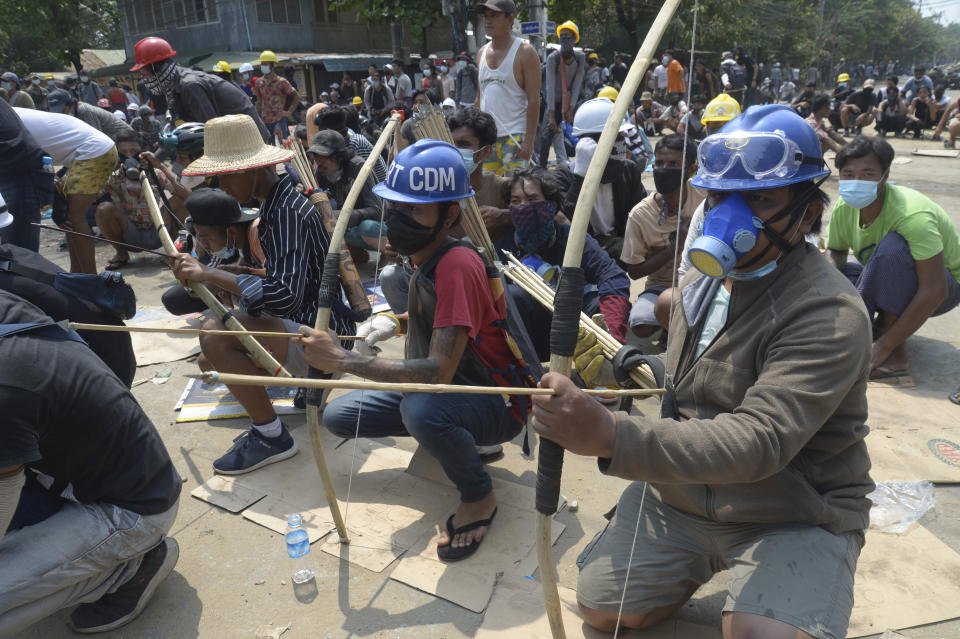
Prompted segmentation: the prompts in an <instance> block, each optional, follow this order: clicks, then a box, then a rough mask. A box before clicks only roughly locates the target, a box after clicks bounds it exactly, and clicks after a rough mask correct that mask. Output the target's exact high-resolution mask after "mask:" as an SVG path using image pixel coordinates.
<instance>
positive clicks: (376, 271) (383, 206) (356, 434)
mask: <svg viewBox="0 0 960 639" xmlns="http://www.w3.org/2000/svg"><path fill="white" fill-rule="evenodd" d="M397 127H399V124H398V125H397ZM397 127H394V130H396V129H397ZM357 135H363V134H362V133H359V132H358V133H357ZM391 135H393V134H392V133H391ZM390 146H391V149H390V151H391V153H392V154H393V155H394V157H395V156H396V146H397V138H396V136H394V138H393V140H392V141H391V142H390ZM371 171H372V169H371ZM386 214H387V203H386V202H385V201H384V200H382V199H381V200H380V228H379V229H377V248H378V249H381V248H382V242H383V222H384V219H385V217H386ZM358 272H359V271H358ZM379 281H380V251H379V250H378V251H377V265H376V266H375V267H374V268H373V290H374V291H376V290H377V283H378V282H379ZM361 284H362V282H361ZM370 321H371V322H372V321H373V317H372V316H371V318H370ZM366 392H367V391H366V389H361V390H360V404H359V406H358V407H357V424H356V426H355V427H354V430H353V452H352V453H351V455H350V474H349V475H348V476H347V495H346V501H345V503H344V506H343V527H344V528H346V527H347V516H348V515H349V514H350V491H351V489H352V488H353V474H354V471H355V469H356V465H357V456H358V452H359V450H360V448H359V441H358V440H359V439H360V417H361V415H362V414H363V400H364V397H365V394H366Z"/></svg>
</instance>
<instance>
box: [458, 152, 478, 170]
mask: <svg viewBox="0 0 960 639" xmlns="http://www.w3.org/2000/svg"><path fill="white" fill-rule="evenodd" d="M457 150H458V151H460V155H461V156H463V163H464V164H466V165H467V173H473V172H474V171H475V170H476V169H477V161H476V160H474V159H473V156H474V155H475V154H476V151H474V150H473V149H457Z"/></svg>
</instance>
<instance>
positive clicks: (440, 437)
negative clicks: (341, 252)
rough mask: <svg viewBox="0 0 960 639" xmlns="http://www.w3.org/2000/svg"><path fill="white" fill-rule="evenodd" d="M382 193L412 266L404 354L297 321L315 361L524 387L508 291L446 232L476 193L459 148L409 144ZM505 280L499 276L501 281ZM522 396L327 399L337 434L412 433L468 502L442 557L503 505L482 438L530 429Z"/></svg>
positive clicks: (504, 437)
mask: <svg viewBox="0 0 960 639" xmlns="http://www.w3.org/2000/svg"><path fill="white" fill-rule="evenodd" d="M374 191H375V192H376V193H377V195H379V196H380V197H381V198H383V199H384V201H385V202H386V204H387V236H388V238H389V240H390V244H391V245H392V246H393V248H394V249H395V250H396V251H397V252H399V253H400V254H402V255H406V256H408V257H409V258H410V260H411V262H412V263H413V264H414V265H415V266H416V270H415V271H414V274H413V276H412V277H411V279H410V295H409V310H408V312H407V314H406V315H407V317H403V316H401V317H399V318H395V321H396V322H397V324H398V326H402V328H403V329H404V330H403V331H401V332H405V333H406V346H405V349H404V354H405V359H386V358H378V357H375V356H373V355H361V354H358V353H353V352H350V351H347V350H345V349H343V348H341V347H340V344H339V342H338V341H337V336H336V335H335V334H333V333H329V332H326V333H318V332H316V331H311V330H309V329H301V332H303V333H304V335H305V336H306V337H304V338H303V339H302V342H303V344H304V350H305V356H306V359H307V361H308V362H309V363H310V365H312V366H313V367H314V368H317V369H320V370H325V371H330V372H341V373H351V374H353V375H357V376H358V377H363V378H366V379H371V380H375V381H383V382H421V383H430V384H448V383H455V384H474V385H481V386H516V385H518V384H523V383H524V381H525V380H524V379H521V377H520V376H519V375H518V373H519V374H520V375H522V374H523V369H524V368H525V364H524V363H523V361H522V359H520V358H518V357H516V356H515V355H514V354H513V352H512V351H511V348H510V346H509V344H508V342H507V336H506V332H505V329H504V323H505V320H506V311H505V306H504V305H505V301H504V298H503V291H502V289H500V290H499V291H498V294H495V293H494V291H493V290H492V288H491V284H490V282H489V281H488V275H487V270H486V266H485V264H484V261H483V259H482V258H481V257H480V255H479V254H478V253H477V252H476V250H475V249H473V248H472V246H471V245H469V244H466V243H461V242H456V241H455V240H453V238H451V237H449V233H450V228H451V227H452V226H454V225H455V224H456V223H457V221H458V219H459V217H460V205H459V203H458V201H459V200H461V199H463V198H467V197H470V196H471V195H473V189H472V188H471V186H470V174H469V173H468V172H467V168H466V165H465V164H464V161H463V157H462V156H461V154H460V151H458V150H457V149H456V148H455V147H454V146H453V145H451V144H447V143H446V142H439V141H437V140H430V139H423V140H419V141H417V142H416V143H414V144H412V145H410V146H408V147H407V148H405V149H404V150H403V151H401V152H400V153H399V154H398V155H397V157H396V159H395V160H394V162H393V164H392V165H391V166H390V170H389V172H388V174H387V179H386V181H384V182H382V183H381V184H378V185H377V186H376V187H374ZM497 281H498V282H499V281H500V280H497ZM528 401H529V400H527V399H526V398H525V397H515V396H511V397H510V398H509V400H507V401H505V399H504V396H503V395H469V394H443V395H436V394H429V393H396V392H386V391H364V392H359V391H358V392H354V393H349V394H347V395H344V396H342V397H338V398H337V399H335V400H333V401H331V402H330V404H329V405H328V406H327V407H326V409H325V410H324V413H323V423H324V425H325V426H326V427H327V428H328V429H329V430H330V431H331V432H333V433H334V434H336V435H339V436H341V437H347V438H353V437H396V436H413V437H414V438H416V440H417V441H418V442H419V443H420V445H421V446H423V447H424V448H425V449H426V450H427V451H428V452H429V453H430V454H432V455H433V456H434V457H435V458H436V459H437V461H439V462H440V464H441V466H443V469H444V472H445V473H446V474H447V477H449V478H450V481H452V482H453V483H454V484H455V485H456V487H457V489H458V490H459V491H460V507H459V508H458V509H457V511H456V513H454V514H453V515H451V516H450V518H449V519H447V522H446V533H444V534H442V535H441V538H440V540H439V541H438V544H437V554H438V556H439V557H440V559H441V560H443V561H456V560H459V559H463V558H465V557H467V556H469V555H471V554H473V552H474V551H475V550H476V549H477V547H478V546H479V544H480V541H481V540H482V539H483V537H484V535H485V533H486V530H487V528H488V527H489V525H490V523H491V522H492V521H493V517H494V515H495V514H496V512H497V501H496V496H495V495H494V493H493V489H492V485H491V481H490V476H489V475H488V474H487V472H486V471H485V470H484V468H483V464H482V462H481V460H480V455H479V454H478V452H477V448H476V447H477V446H478V445H479V446H490V445H493V444H500V443H502V442H505V441H508V440H510V439H512V438H513V437H515V436H516V435H517V434H518V433H519V432H520V430H521V429H522V428H523V424H524V422H525V414H526V412H527V408H528V406H529V403H528Z"/></svg>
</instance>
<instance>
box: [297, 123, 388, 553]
mask: <svg viewBox="0 0 960 639" xmlns="http://www.w3.org/2000/svg"><path fill="white" fill-rule="evenodd" d="M400 120H401V114H400V113H397V112H394V113H393V114H392V115H391V116H390V120H389V121H388V122H387V125H386V126H385V127H384V129H383V132H382V133H381V134H380V137H379V138H378V139H377V143H376V144H374V145H373V150H372V151H371V152H370V156H369V157H367V159H366V161H365V162H364V163H363V166H362V167H361V168H360V172H359V173H357V177H356V178H355V179H354V182H353V186H351V187H350V192H349V193H347V198H346V200H345V201H344V202H343V205H342V207H341V208H340V215H339V216H338V217H337V225H336V226H335V227H334V229H333V233H332V234H331V235H330V244H329V245H328V246H327V257H326V260H325V261H324V265H323V277H322V279H321V280H320V295H319V298H318V302H317V319H316V322H315V323H314V329H315V330H318V331H323V330H326V329H327V327H328V326H329V325H330V309H331V307H332V305H333V300H334V298H335V297H338V292H339V290H340V283H339V278H338V275H339V268H340V248H341V246H342V245H343V235H344V233H346V231H347V225H348V224H349V222H350V213H352V212H353V206H354V204H356V202H357V198H358V197H360V193H361V191H363V187H364V184H365V183H366V181H367V177H368V176H369V175H370V172H371V171H372V170H373V166H374V164H376V162H377V158H378V157H380V153H381V152H383V148H384V147H385V146H386V145H387V142H388V141H389V140H390V136H391V135H392V134H393V130H394V129H395V128H396V126H397V124H398V123H399V122H400ZM308 376H309V377H311V378H314V379H316V378H321V377H324V373H322V372H321V371H318V370H316V369H314V368H313V367H311V368H310V372H309V374H308ZM328 390H329V389H328ZM326 397H327V392H324V391H318V389H311V390H308V392H307V427H308V428H309V430H310V444H311V446H312V447H313V456H314V459H315V460H316V461H317V469H318V470H319V471H320V476H321V477H322V478H323V481H324V488H325V489H326V495H327V503H328V504H329V506H330V512H331V514H332V515H333V520H334V524H335V525H336V527H337V533H338V534H339V535H340V543H344V544H346V543H349V541H350V538H349V537H348V536H347V528H346V525H345V524H344V523H343V517H342V516H341V514H340V506H339V505H338V504H337V497H336V495H335V494H334V493H333V484H331V483H330V471H329V470H328V469H327V462H326V457H325V456H324V454H323V444H322V443H321V442H320V414H321V413H322V410H321V409H322V408H323V405H324V403H325V402H326Z"/></svg>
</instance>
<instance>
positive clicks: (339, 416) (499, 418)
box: [323, 391, 523, 503]
mask: <svg viewBox="0 0 960 639" xmlns="http://www.w3.org/2000/svg"><path fill="white" fill-rule="evenodd" d="M361 402H362V405H361ZM358 413H359V420H358V417H357V415H358ZM323 425H324V426H326V427H327V429H328V430H329V431H330V432H331V433H333V434H334V435H336V436H338V437H345V438H347V439H352V438H354V437H407V436H412V437H413V438H414V439H416V440H417V442H418V443H419V444H420V445H421V446H423V447H424V449H426V451H427V452H428V453H430V454H431V455H433V457H434V458H435V459H436V460H437V461H439V462H440V465H441V466H442V467H443V471H444V472H445V473H446V474H447V477H448V478H449V479H450V481H452V482H453V483H454V485H455V486H456V487H457V490H459V491H460V500H461V501H463V502H468V503H469V502H476V501H480V500H481V499H483V498H484V497H486V496H487V495H489V494H490V491H492V490H493V485H492V483H491V481H490V475H488V474H487V471H486V470H484V468H483V463H482V462H481V461H480V455H479V454H478V453H477V446H489V445H492V444H500V443H503V442H505V441H509V440H511V439H513V438H514V437H516V436H517V433H519V432H520V430H521V429H522V428H523V426H522V424H520V422H518V421H517V420H516V419H514V417H513V415H512V414H511V413H510V409H509V408H508V407H507V406H506V404H505V403H504V401H503V396H502V395H472V394H471V395H468V394H461V393H451V394H437V393H396V392H391V391H353V392H352V393H348V394H346V395H342V396H340V397H338V398H336V399H334V400H332V401H331V402H330V403H329V404H327V407H326V409H324V411H323Z"/></svg>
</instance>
